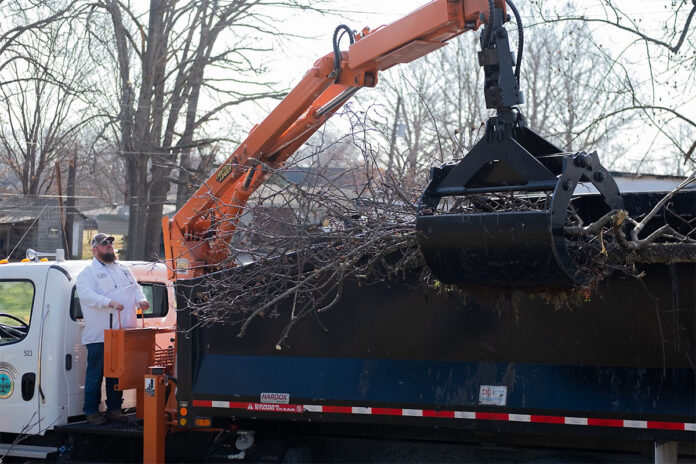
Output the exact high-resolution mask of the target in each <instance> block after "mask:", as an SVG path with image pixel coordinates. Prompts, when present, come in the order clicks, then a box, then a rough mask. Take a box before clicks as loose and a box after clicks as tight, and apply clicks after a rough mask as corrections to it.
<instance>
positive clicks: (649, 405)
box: [177, 192, 696, 442]
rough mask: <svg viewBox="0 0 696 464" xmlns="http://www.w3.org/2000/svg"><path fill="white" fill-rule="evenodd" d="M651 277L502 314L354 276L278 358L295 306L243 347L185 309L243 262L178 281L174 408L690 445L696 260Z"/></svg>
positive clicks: (531, 300) (511, 306)
mask: <svg viewBox="0 0 696 464" xmlns="http://www.w3.org/2000/svg"><path fill="white" fill-rule="evenodd" d="M689 194H690V195H691V194H693V192H690V193H689ZM655 198H656V199H658V198H659V197H658V196H656V197H655ZM644 199H645V198H644ZM688 200H689V198H688V197H686V198H681V199H680V201H684V202H686V203H688ZM628 203H629V204H630V201H629V202H628ZM650 203H651V201H648V202H647V203H646V204H645V205H644V206H645V207H646V208H647V207H649V205H650ZM642 270H643V271H644V272H645V276H644V277H643V278H642V279H636V278H635V277H632V276H628V275H624V274H621V273H615V274H614V275H612V276H611V277H610V278H608V279H606V280H604V281H602V282H601V283H600V284H599V285H598V286H597V288H596V289H595V290H594V291H593V292H592V293H591V295H590V296H589V297H588V298H586V299H580V300H578V301H574V302H570V301H566V302H561V304H560V307H557V305H558V301H555V302H554V301H551V300H552V298H548V297H545V296H543V295H541V294H539V293H536V294H535V293H534V292H532V293H531V294H527V295H523V294H515V296H514V297H511V298H506V299H503V300H502V301H505V302H506V303H504V304H502V305H501V304H499V302H500V301H501V300H499V299H496V298H491V296H490V295H488V296H485V295H483V296H481V295H479V297H478V298H477V297H475V296H473V295H472V294H471V293H466V292H464V293H450V294H444V293H442V292H437V291H433V290H429V289H424V288H423V287H422V286H421V285H419V282H418V275H416V274H414V275H411V276H405V277H403V278H401V279H398V280H393V281H390V282H386V283H374V284H372V285H366V284H365V282H350V283H348V284H347V287H346V289H345V291H344V292H343V295H344V296H343V298H342V300H341V301H340V303H339V304H338V305H337V306H336V307H334V308H333V309H332V310H331V311H329V312H327V313H325V314H324V313H323V314H321V315H319V316H318V317H316V318H312V317H309V318H306V319H305V320H303V321H301V322H300V323H298V324H297V325H296V326H295V327H294V328H293V330H292V332H291V335H290V337H289V339H288V345H289V346H288V347H286V348H283V349H282V350H278V349H276V343H277V341H278V338H279V336H280V334H281V332H282V329H283V328H284V327H285V326H286V325H287V323H288V321H289V317H290V312H291V302H285V303H284V304H283V305H281V306H280V308H279V310H278V312H279V314H280V316H279V317H278V318H261V319H258V320H256V321H254V322H253V323H252V324H251V325H250V327H249V329H248V332H247V333H246V335H244V336H243V337H241V338H240V337H238V336H237V335H238V333H239V327H238V326H234V325H222V324H220V325H212V326H207V327H205V326H201V325H199V324H198V322H199V321H198V320H197V319H196V317H195V316H194V315H193V314H192V313H191V311H190V305H189V303H190V302H194V303H195V302H196V299H197V298H198V295H197V289H200V288H202V286H206V285H210V280H209V279H223V278H229V277H230V275H229V273H231V274H232V277H233V276H234V273H236V272H244V269H243V268H239V269H233V270H229V271H225V272H224V273H218V274H213V275H210V276H208V277H205V278H201V279H197V280H191V281H180V282H179V283H178V284H177V295H178V305H179V308H180V311H179V313H178V327H179V330H180V331H181V332H183V333H184V334H185V335H182V336H180V337H179V343H178V350H179V351H178V356H179V357H178V377H179V384H178V395H177V398H178V400H179V404H180V405H186V406H187V407H188V408H189V417H190V418H193V417H197V416H205V417H213V418H214V423H218V424H222V423H226V422H229V421H240V420H241V421H243V420H245V419H260V420H261V421H283V422H288V423H295V424H301V423H305V424H307V423H316V422H325V423H331V424H334V425H336V424H338V425H345V426H346V427H354V428H359V427H363V426H367V425H371V426H377V431H382V432H383V431H385V430H386V429H388V427H402V426H403V427H415V428H417V429H418V430H419V431H420V432H419V433H421V435H422V436H425V435H428V434H429V433H432V435H433V436H436V435H439V436H442V435H441V434H442V433H443V432H442V431H443V430H454V431H457V430H458V431H462V432H463V431H472V430H474V431H481V430H487V431H492V432H494V433H498V434H499V433H504V432H520V433H526V434H537V435H543V436H547V437H550V436H566V437H574V436H585V437H592V436H602V437H605V438H606V437H617V438H626V439H631V440H633V439H638V440H651V441H652V440H679V441H684V442H693V441H694V438H695V437H696V434H695V432H696V375H695V369H694V355H693V353H694V352H695V347H696V345H695V338H696V337H695V334H696V296H695V293H696V285H695V283H696V264H694V263H677V264H672V265H646V266H643V267H642ZM499 291H500V292H504V291H505V290H504V289H500V290H499ZM494 302H495V304H494ZM363 430H366V429H363ZM373 430H374V429H373ZM371 433H373V432H371ZM454 436H455V437H456V436H457V434H456V433H455V435H454ZM459 436H460V437H463V436H465V435H459Z"/></svg>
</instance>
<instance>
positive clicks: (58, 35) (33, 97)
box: [0, 20, 91, 195]
mask: <svg viewBox="0 0 696 464" xmlns="http://www.w3.org/2000/svg"><path fill="white" fill-rule="evenodd" d="M73 36H74V29H73V27H72V23H71V22H70V21H67V20H65V21H60V22H59V21H54V22H51V23H47V24H43V26H42V28H41V30H29V31H26V32H25V33H24V34H23V35H22V37H21V40H20V39H17V41H16V42H15V43H14V45H13V52H14V53H15V58H14V59H12V60H10V61H8V62H6V63H5V66H4V68H3V70H2V72H1V73H0V77H1V78H2V79H3V82H2V84H1V85H0V94H1V95H2V97H3V98H2V103H1V104H2V106H3V107H4V111H3V114H4V116H3V117H2V118H0V122H1V123H2V127H1V128H0V159H1V160H2V161H3V162H4V163H5V164H6V165H7V166H9V168H10V170H11V171H12V173H13V174H14V176H15V177H16V179H17V181H18V183H17V190H18V191H19V193H21V194H23V195H37V194H40V193H46V192H47V191H48V190H49V188H50V187H51V184H52V182H53V165H54V163H55V162H56V161H59V162H60V161H62V160H63V159H64V158H66V157H67V156H69V155H70V154H71V153H72V150H71V146H72V145H73V143H74V141H75V139H76V137H77V135H78V134H79V131H80V130H81V128H82V127H84V125H85V124H87V123H88V122H89V120H90V118H91V117H90V116H89V113H88V112H85V111H80V109H84V108H85V104H86V101H87V100H88V99H89V97H88V95H87V94H88V93H89V91H90V89H89V87H88V85H85V83H86V82H87V81H88V76H89V74H90V72H91V69H90V66H89V63H88V62H86V61H84V60H83V59H82V57H83V56H84V50H83V45H84V44H82V43H80V42H79V41H72V40H70V39H71V37H73Z"/></svg>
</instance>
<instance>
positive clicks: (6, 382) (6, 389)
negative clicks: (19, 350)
mask: <svg viewBox="0 0 696 464" xmlns="http://www.w3.org/2000/svg"><path fill="white" fill-rule="evenodd" d="M16 378H17V370H16V369H15V368H14V367H12V365H11V364H9V363H6V362H0V400H4V399H7V398H9V397H10V396H11V395H12V392H13V391H14V381H15V379H16Z"/></svg>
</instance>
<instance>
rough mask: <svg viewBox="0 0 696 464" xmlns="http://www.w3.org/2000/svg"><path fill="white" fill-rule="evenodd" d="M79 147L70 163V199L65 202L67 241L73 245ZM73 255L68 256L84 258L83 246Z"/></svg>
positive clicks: (79, 246) (76, 249)
mask: <svg viewBox="0 0 696 464" xmlns="http://www.w3.org/2000/svg"><path fill="white" fill-rule="evenodd" d="M76 164H77V147H75V149H74V151H73V157H72V159H71V160H69V161H68V192H67V193H68V198H67V199H66V202H65V206H66V208H65V212H66V218H65V240H66V241H67V242H68V243H69V244H71V245H73V240H74V237H73V232H74V229H73V228H74V224H75V214H76V211H75V171H76V170H77V167H76ZM73 248H74V249H73V250H72V254H70V255H68V256H69V257H70V258H78V259H79V258H81V257H82V244H81V243H78V244H77V246H76V247H73Z"/></svg>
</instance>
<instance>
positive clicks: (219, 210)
mask: <svg viewBox="0 0 696 464" xmlns="http://www.w3.org/2000/svg"><path fill="white" fill-rule="evenodd" d="M495 6H496V8H499V9H501V10H503V11H505V1H504V0H495ZM489 8H490V5H489V2H488V1H487V0H454V1H452V0H435V1H432V2H430V3H428V4H427V5H425V6H423V7H421V8H419V9H418V10H416V11H414V12H412V13H410V14H409V15H407V16H405V17H404V18H402V19H400V20H398V21H396V22H394V23H391V24H389V25H387V26H382V27H379V28H377V29H375V30H374V31H370V30H369V29H368V28H365V29H363V31H362V32H361V33H359V34H358V35H357V36H356V37H355V43H353V44H351V46H350V47H349V49H348V51H347V52H341V58H342V59H341V60H340V65H339V68H338V69H334V65H335V60H334V54H333V53H330V54H328V55H326V56H324V57H323V58H321V59H319V60H318V61H317V62H316V63H314V66H313V67H312V68H311V69H310V70H309V71H308V72H307V73H306V74H305V75H304V77H303V78H302V80H301V81H300V82H299V84H297V86H296V87H295V88H294V89H293V90H292V91H291V92H290V93H289V94H288V95H287V97H285V99H284V100H283V101H281V102H280V104H278V106H277V107H276V108H275V109H274V110H273V111H272V112H271V113H270V114H269V115H268V117H266V119H265V120H264V121H263V122H262V123H261V124H259V125H257V126H256V127H254V128H253V129H252V130H251V132H250V133H249V136H248V137H247V138H246V140H244V142H242V144H241V145H240V146H239V147H238V148H237V149H236V150H235V151H234V153H233V154H232V155H231V156H230V157H229V158H228V159H227V160H226V161H225V162H224V163H222V165H221V166H220V167H219V168H218V170H217V171H216V172H215V173H214V174H213V175H212V176H211V177H210V178H209V179H208V180H207V181H206V182H205V183H204V184H203V185H202V186H201V187H200V188H199V189H198V191H197V192H196V193H195V194H194V195H193V196H192V197H191V198H190V199H189V201H188V202H187V203H186V204H185V205H184V206H183V207H182V208H181V209H180V210H179V211H178V212H177V213H176V214H175V215H174V216H173V217H172V219H171V220H169V219H168V218H167V217H165V218H163V221H162V230H163V235H164V247H165V253H166V258H167V262H168V263H169V266H170V273H171V277H172V278H173V279H177V278H179V279H182V278H191V277H195V276H198V275H202V274H205V273H206V272H209V271H211V270H213V269H217V268H219V267H224V266H225V264H226V263H225V260H226V259H227V258H228V252H227V250H228V245H229V241H230V240H231V237H232V234H233V232H234V230H235V228H236V224H237V221H238V219H239V217H240V215H241V214H242V213H243V212H244V208H245V205H246V202H247V200H248V199H249V196H250V195H251V194H252V193H253V192H254V191H255V190H256V189H257V188H258V187H259V186H260V185H261V184H263V182H264V181H266V180H267V179H268V177H270V175H271V173H272V172H273V171H274V170H275V169H277V168H279V167H280V166H282V165H283V164H284V163H285V161H287V159H288V158H289V157H290V156H291V155H292V154H293V153H294V152H295V151H296V150H297V149H298V148H299V147H300V146H302V144H304V142H305V141H307V139H308V138H309V137H310V136H311V135H312V134H314V132H316V131H317V129H319V128H320V127H321V126H322V125H323V124H324V123H325V122H326V120H328V119H329V118H330V117H331V116H332V115H333V114H334V113H335V112H336V110H338V109H339V108H340V107H341V106H342V105H343V104H344V103H345V102H346V101H347V100H348V99H350V97H351V96H352V95H353V94H354V93H355V92H356V91H357V90H359V89H360V88H362V87H373V86H375V85H376V84H377V74H378V72H379V71H383V70H385V69H388V68H390V67H392V66H394V65H396V64H400V63H408V62H410V61H413V60H415V59H417V58H420V57H422V56H424V55H426V54H428V53H430V52H432V51H434V50H437V49H438V48H440V47H442V46H444V45H445V44H446V42H447V41H448V40H450V39H452V38H454V37H456V36H457V35H459V34H461V33H463V32H466V31H471V30H476V29H478V28H479V27H480V26H481V25H482V24H483V23H485V22H486V21H487V19H486V18H487V17H488V15H489Z"/></svg>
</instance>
